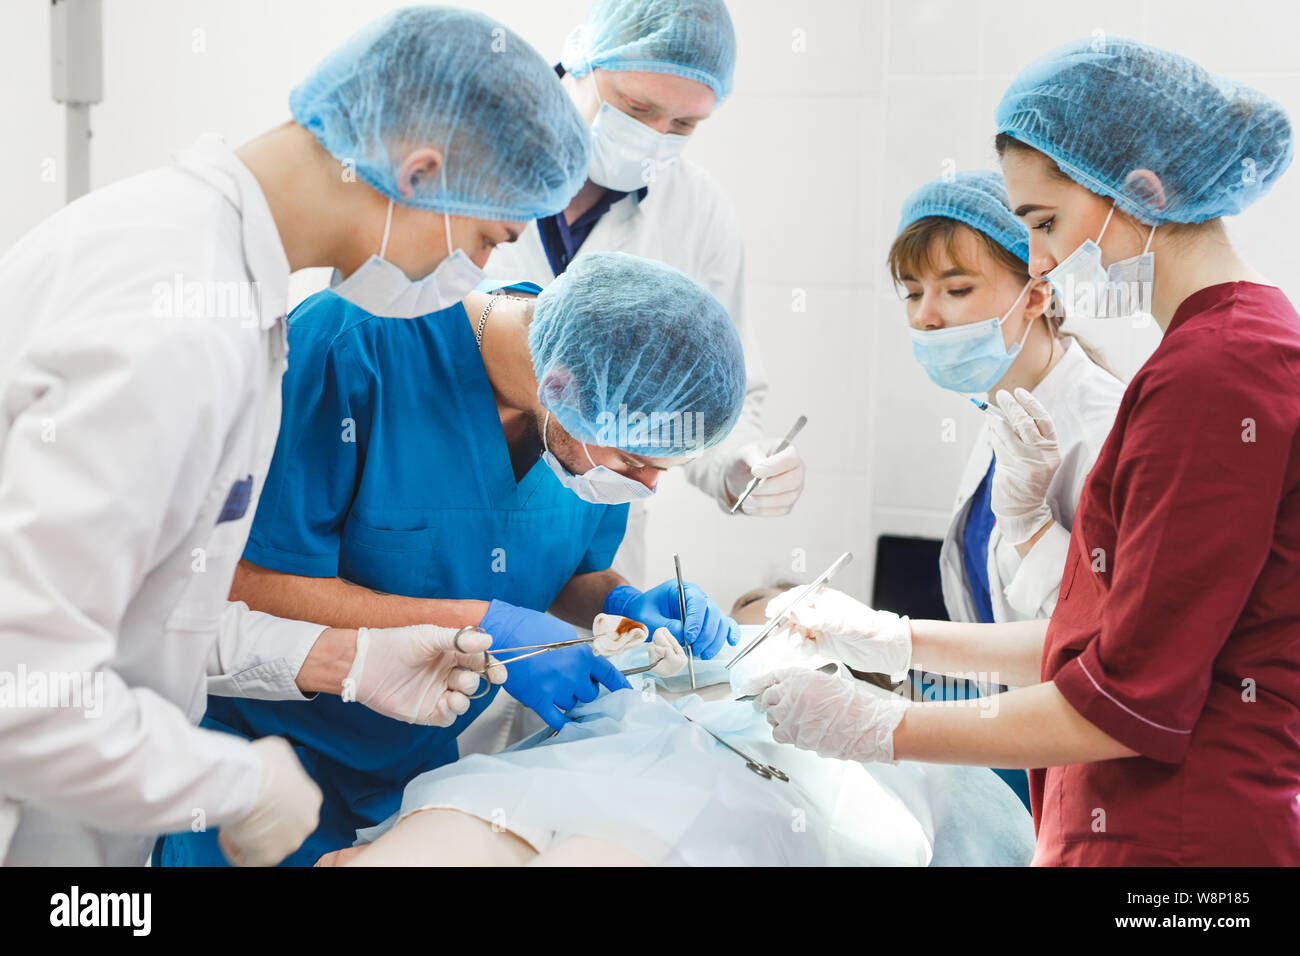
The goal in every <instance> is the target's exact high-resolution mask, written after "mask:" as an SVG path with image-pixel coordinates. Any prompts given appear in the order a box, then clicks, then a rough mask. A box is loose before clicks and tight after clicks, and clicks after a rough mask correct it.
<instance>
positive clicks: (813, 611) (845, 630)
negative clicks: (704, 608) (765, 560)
mask: <svg viewBox="0 0 1300 956" xmlns="http://www.w3.org/2000/svg"><path fill="white" fill-rule="evenodd" d="M802 591H803V588H801V587H796V588H791V589H790V590H788V591H786V592H784V593H783V594H778V595H777V596H776V597H774V598H772V600H770V601H768V602H767V608H766V611H765V613H766V614H767V619H768V620H769V621H770V620H771V619H772V618H774V617H776V616H777V615H778V614H780V613H781V612H782V611H783V610H785V608H786V606H787V605H788V604H789V603H790V602H791V601H792V600H793V599H794V597H795V595H797V594H799V593H801V592H802ZM779 630H783V631H784V630H791V631H794V632H796V633H798V634H800V635H801V636H802V637H804V638H806V639H808V640H811V641H812V642H813V643H814V644H816V645H817V647H818V648H819V649H820V650H821V651H822V652H823V653H825V654H827V655H830V656H834V657H838V658H839V659H840V660H842V661H843V662H844V663H845V664H848V665H849V666H850V667H852V668H853V669H854V670H857V671H865V672H867V673H870V674H888V675H889V679H890V680H893V681H901V680H902V679H903V678H905V677H906V676H907V671H908V668H910V667H911V666H912V626H911V621H909V620H908V619H907V618H906V617H899V616H898V615H897V614H894V613H893V612H892V611H877V610H875V609H873V608H870V607H868V606H867V605H865V604H862V603H861V602H859V601H855V600H854V599H853V598H851V597H849V596H848V595H847V594H845V593H844V592H843V591H836V590H834V589H833V588H820V589H818V591H817V593H816V594H814V595H813V596H812V597H811V598H810V599H809V600H808V601H806V602H804V603H803V604H801V605H799V606H798V607H796V608H794V609H793V610H792V611H791V612H790V614H789V616H788V617H787V618H786V623H785V624H783V625H782V626H781V628H780V629H779Z"/></svg>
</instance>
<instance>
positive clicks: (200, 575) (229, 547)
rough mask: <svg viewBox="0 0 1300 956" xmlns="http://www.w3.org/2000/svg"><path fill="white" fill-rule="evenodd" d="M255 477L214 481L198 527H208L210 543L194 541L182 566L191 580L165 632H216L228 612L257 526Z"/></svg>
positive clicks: (228, 475)
mask: <svg viewBox="0 0 1300 956" xmlns="http://www.w3.org/2000/svg"><path fill="white" fill-rule="evenodd" d="M255 482H256V479H255V478H253V476H252V475H251V474H248V473H247V472H244V473H243V474H240V473H239V472H238V471H235V472H228V473H226V474H225V475H224V476H223V477H221V478H218V479H217V480H216V481H214V482H213V484H212V487H211V488H210V489H209V490H208V495H207V499H206V500H205V501H204V503H203V507H202V508H201V509H200V512H199V514H200V519H199V524H200V526H202V525H209V526H210V527H211V531H209V532H208V535H207V538H206V539H195V541H196V543H194V544H192V545H191V547H190V550H189V551H188V553H187V556H186V558H187V563H186V564H184V565H180V567H182V568H183V569H184V570H185V571H186V572H188V574H189V576H190V579H189V581H188V582H187V583H186V585H185V588H184V590H183V591H182V592H181V597H180V600H179V601H177V602H176V606H175V607H174V608H173V609H172V612H171V614H170V615H169V616H168V618H167V624H166V627H167V630H169V631H170V630H185V631H206V630H211V629H213V628H215V627H216V624H217V619H218V618H220V617H221V613H222V611H224V610H225V608H226V601H227V598H228V597H229V596H230V583H231V581H232V580H234V577H235V565H236V564H238V563H239V556H240V555H241V554H243V552H244V544H245V542H246V541H247V540H248V529H249V528H250V526H251V525H252V521H253V510H254V508H253V504H252V502H253V500H254V497H253V492H254V490H255V489H254V485H255Z"/></svg>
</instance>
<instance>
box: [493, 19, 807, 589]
mask: <svg viewBox="0 0 1300 956" xmlns="http://www.w3.org/2000/svg"><path fill="white" fill-rule="evenodd" d="M735 57H736V39H735V34H734V31H733V29H732V24H731V18H730V16H729V15H728V13H727V8H726V6H725V5H724V4H723V2H722V0H594V2H593V3H592V4H591V6H590V8H589V10H588V13H587V18H586V21H585V22H584V23H583V24H582V25H581V26H579V27H577V28H576V29H575V30H574V31H573V32H572V33H571V34H570V36H569V38H568V41H567V42H566V43H565V47H564V52H563V55H562V58H561V64H560V66H558V67H557V68H556V70H557V72H558V73H560V74H561V75H562V76H563V78H564V85H565V88H566V89H567V90H568V91H569V95H570V96H571V97H572V98H573V101H574V103H575V104H576V105H577V108H578V111H579V112H580V113H581V115H582V116H583V118H584V119H585V120H586V121H587V122H588V123H589V124H590V129H591V140H592V161H591V168H590V170H589V171H588V174H587V182H586V183H585V185H584V186H583V188H582V189H581V191H579V192H578V194H577V195H576V196H575V197H574V198H573V201H572V202H571V203H569V205H568V207H567V208H566V209H565V210H563V211H562V212H560V213H558V214H557V215H555V216H549V217H544V218H541V219H539V220H538V222H537V223H536V224H535V225H530V226H529V227H528V228H527V229H526V230H524V233H523V235H522V236H521V237H520V239H519V240H518V241H517V242H515V243H513V244H512V245H510V246H508V247H504V248H502V249H500V250H498V251H497V252H496V253H494V254H493V256H492V260H491V262H490V263H489V265H488V274H489V275H490V276H492V277H493V278H496V279H501V280H507V281H513V280H521V279H522V280H528V281H531V282H535V283H537V284H538V285H541V286H545V285H547V284H548V283H549V282H550V281H551V280H552V279H553V278H554V277H555V276H557V275H559V274H560V273H562V272H563V271H564V270H565V268H566V267H567V266H568V264H569V262H570V261H572V259H573V258H574V257H575V256H576V255H578V254H579V253H580V252H608V251H614V252H628V253H632V254H634V255H638V256H643V257H645V258H648V259H656V260H658V261H660V262H665V263H667V264H668V265H671V266H673V267H675V268H677V269H680V270H681V271H682V272H684V273H686V274H687V275H688V276H690V277H691V278H692V279H694V280H695V281H697V282H699V283H700V284H701V285H703V286H704V287H705V288H707V289H708V290H709V291H710V292H712V293H713V294H714V295H715V296H717V298H718V299H719V301H721V302H722V304H723V306H724V307H725V308H726V310H727V312H728V313H729V314H730V316H731V319H732V321H733V322H735V324H736V328H737V331H738V332H739V333H740V338H741V344H742V346H743V347H744V350H745V367H746V372H747V377H748V388H747V393H746V400H745V408H744V412H743V414H742V416H741V420H740V422H739V423H738V424H737V425H736V427H735V429H734V431H733V432H732V434H731V436H730V437H729V439H728V440H727V441H726V442H725V443H723V444H722V445H721V446H719V447H717V448H715V449H713V450H711V451H710V452H708V453H707V454H705V455H703V456H701V457H700V458H698V459H697V460H696V461H694V462H692V463H691V464H690V465H687V466H686V468H685V471H686V477H687V479H688V480H689V481H690V482H691V484H693V485H695V486H696V487H697V488H699V489H700V490H701V491H703V492H704V493H705V494H707V495H709V496H711V497H713V498H714V499H715V500H716V501H717V502H718V504H719V506H721V507H722V508H723V509H724V510H729V509H730V507H731V505H732V504H734V502H735V501H736V498H737V496H739V495H740V494H741V493H742V492H743V491H744V489H745V486H746V485H747V484H748V483H749V482H750V480H751V478H753V477H755V476H758V477H762V478H763V479H764V481H763V483H762V484H761V485H759V486H758V488H757V489H756V490H755V491H754V492H753V494H751V495H750V497H749V498H747V499H746V500H745V503H744V504H743V505H742V506H741V508H740V512H741V513H743V514H747V515H759V516H777V515H784V514H787V513H788V512H789V511H790V509H791V508H792V507H794V503H795V501H796V500H797V499H798V497H799V495H800V493H801V492H802V490H803V483H804V467H803V462H802V460H801V459H800V457H799V453H798V451H797V450H796V449H795V448H794V447H789V448H787V449H786V450H785V451H783V452H782V453H781V454H779V455H773V454H772V452H773V450H774V449H775V447H776V445H777V444H778V443H779V440H778V439H770V438H765V437H764V429H763V421H762V404H763V399H764V397H765V396H766V394H767V375H766V373H765V371H764V369H763V362H762V357H761V355H760V353H759V348H758V343H757V341H756V339H755V337H754V334H753V329H752V328H751V326H750V324H749V322H748V317H747V315H746V312H745V302H744V247H743V240H742V237H741V230H740V223H739V221H738V219H737V217H736V214H735V211H734V210H733V208H732V206H731V204H730V202H728V200H727V198H726V196H725V195H724V194H723V193H722V190H721V189H720V188H719V187H718V185H717V183H716V182H715V181H714V180H713V179H712V178H710V177H709V176H708V175H707V174H706V173H705V172H704V171H703V170H702V169H700V168H699V167H697V166H695V165H693V164H691V163H690V162H689V161H687V160H684V159H682V158H680V156H681V152H682V150H683V148H684V147H685V146H686V143H687V142H688V141H689V139H690V135H691V133H692V131H693V130H694V129H695V128H696V126H697V125H698V124H699V123H701V122H703V121H704V120H706V119H707V118H708V117H709V116H710V114H711V113H712V112H713V110H714V109H715V108H716V107H717V106H718V104H720V103H721V102H722V100H723V99H725V97H726V96H727V94H728V93H729V92H730V90H731V83H732V73H733V69H734V65H735ZM649 507H651V508H653V504H652V503H651V505H650V506H649ZM646 510H647V505H646V504H645V503H643V502H633V504H632V505H631V507H630V510H629V513H628V524H627V533H626V535H625V536H624V538H623V545H622V547H621V548H620V549H619V552H618V555H617V557H616V558H615V561H614V568H615V570H617V571H619V573H621V574H622V575H623V577H625V578H626V579H627V580H628V581H630V582H631V583H632V584H634V585H636V586H638V587H646V586H647V584H648V583H650V582H651V578H653V579H654V580H658V577H657V576H656V575H651V574H649V572H648V568H647V557H646V550H645V549H646V542H645V533H646V520H647V513H646Z"/></svg>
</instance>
